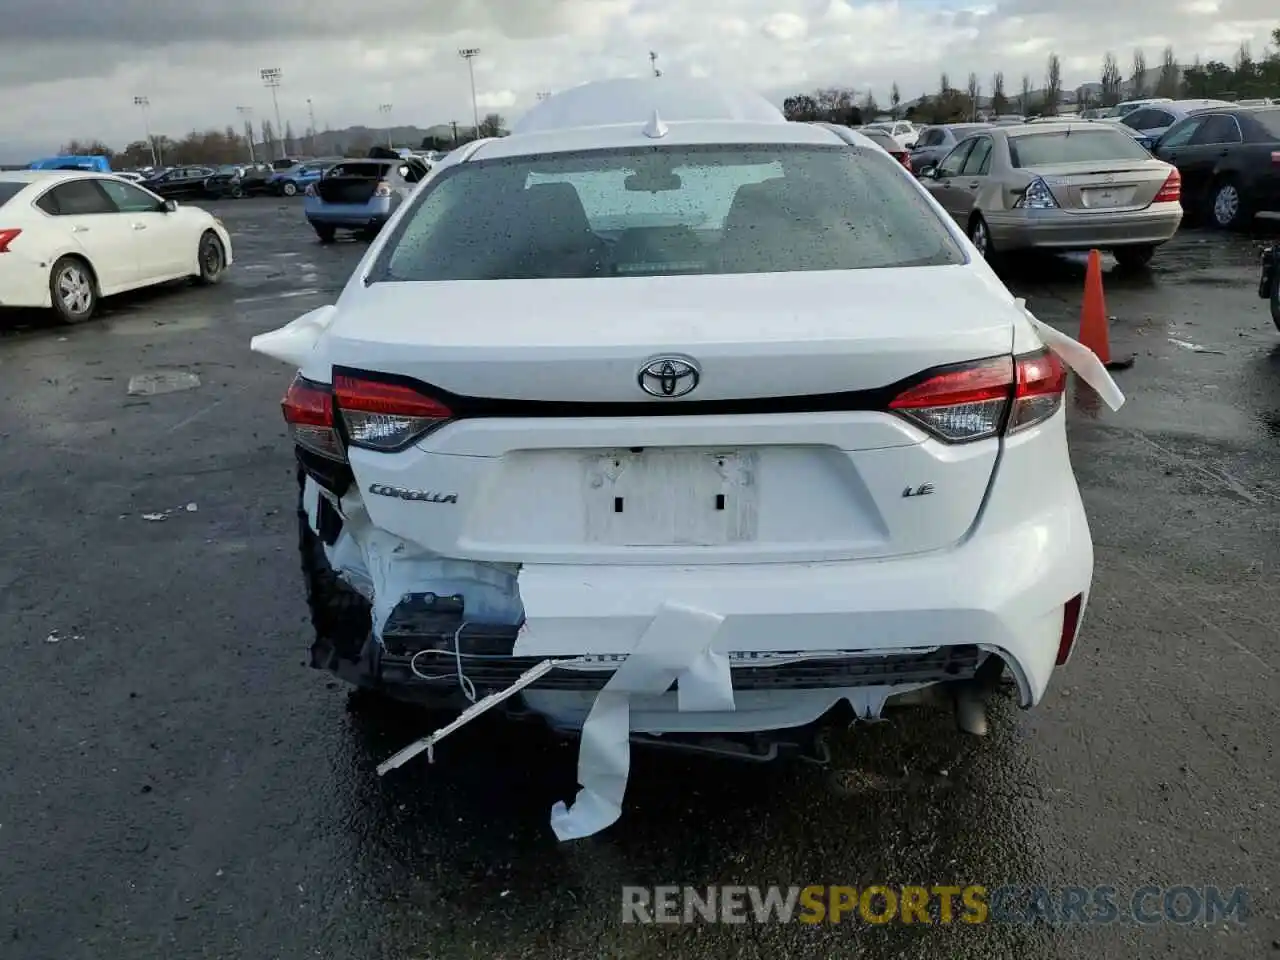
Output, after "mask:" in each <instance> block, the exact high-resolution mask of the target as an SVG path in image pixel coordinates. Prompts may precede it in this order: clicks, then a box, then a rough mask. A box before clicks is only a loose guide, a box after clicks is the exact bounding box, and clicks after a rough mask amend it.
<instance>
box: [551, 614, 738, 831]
mask: <svg viewBox="0 0 1280 960" xmlns="http://www.w3.org/2000/svg"><path fill="white" fill-rule="evenodd" d="M722 623H724V617H722V616H720V615H719V614H717V613H710V612H708V611H705V610H695V609H693V608H692V607H685V606H679V605H676V604H670V603H668V604H664V605H663V606H662V608H661V609H660V610H659V611H658V614H657V616H655V617H654V618H653V620H652V621H651V622H650V624H649V628H648V629H647V630H646V631H645V632H644V634H643V635H642V636H641V637H640V640H639V642H637V643H636V646H635V647H634V648H633V649H632V650H631V652H630V653H629V654H628V656H627V659H626V660H625V661H623V663H622V665H621V666H620V667H618V669H617V670H616V671H615V672H614V674H613V676H612V677H610V678H609V682H608V683H606V684H605V686H604V689H603V690H601V691H600V694H599V695H598V696H597V697H596V700H595V703H594V704H593V705H592V707H591V712H590V713H589V714H587V719H586V722H585V723H584V724H583V726H582V743H581V747H580V749H579V752H578V783H579V785H580V786H581V788H582V789H580V790H579V791H578V796H577V798H576V799H575V800H574V801H573V806H571V807H566V806H565V805H564V804H563V803H557V804H556V805H555V806H554V807H552V808H551V829H552V830H554V831H555V834H556V837H557V838H559V839H560V840H577V839H579V838H581V837H588V836H591V835H592V834H593V833H598V832H599V831H601V830H603V829H605V828H606V827H608V826H611V825H612V824H613V823H615V822H616V821H617V819H618V818H619V817H620V816H622V799H623V796H624V795H625V794H626V790H627V777H628V775H629V774H630V771H631V697H632V696H655V697H656V696H661V695H662V694H664V693H666V691H667V690H669V689H670V687H671V684H672V683H673V682H674V683H677V684H678V688H677V695H678V696H679V698H680V699H679V704H680V709H682V710H687V709H695V710H697V709H701V710H708V709H710V710H725V709H728V710H732V709H733V684H732V682H731V680H730V677H729V660H728V657H726V656H724V655H723V654H714V655H713V654H711V652H710V651H711V644H712V643H713V642H714V640H715V638H716V634H717V633H718V632H719V630H720V626H721V624H722ZM695 662H697V666H696V667H695Z"/></svg>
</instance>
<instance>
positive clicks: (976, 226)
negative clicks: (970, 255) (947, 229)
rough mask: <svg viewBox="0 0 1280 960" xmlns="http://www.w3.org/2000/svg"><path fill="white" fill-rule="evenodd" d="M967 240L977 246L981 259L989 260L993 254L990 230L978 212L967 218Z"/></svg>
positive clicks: (993, 248)
mask: <svg viewBox="0 0 1280 960" xmlns="http://www.w3.org/2000/svg"><path fill="white" fill-rule="evenodd" d="M969 242H970V243H972V244H973V245H974V246H975V247H977V248H978V252H979V253H980V254H982V259H983V260H986V261H987V262H988V263H990V262H991V260H992V258H993V257H994V256H995V247H994V245H993V244H992V243H991V230H990V229H989V228H988V227H987V221H986V220H984V219H982V214H980V213H975V214H974V215H973V216H972V217H971V218H970V219H969Z"/></svg>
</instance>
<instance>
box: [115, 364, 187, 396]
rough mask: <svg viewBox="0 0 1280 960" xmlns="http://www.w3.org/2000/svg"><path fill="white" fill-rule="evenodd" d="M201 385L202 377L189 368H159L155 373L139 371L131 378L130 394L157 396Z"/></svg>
mask: <svg viewBox="0 0 1280 960" xmlns="http://www.w3.org/2000/svg"><path fill="white" fill-rule="evenodd" d="M198 386H200V377H199V376H198V375H196V374H194V373H191V372H189V371H187V370H159V371H156V372H155V373H139V374H136V375H135V376H132V377H130V378H129V390H128V393H129V396H131V397H155V396H159V395H161V394H165V393H178V392H179V391H182V390H194V389H195V388H196V387H198Z"/></svg>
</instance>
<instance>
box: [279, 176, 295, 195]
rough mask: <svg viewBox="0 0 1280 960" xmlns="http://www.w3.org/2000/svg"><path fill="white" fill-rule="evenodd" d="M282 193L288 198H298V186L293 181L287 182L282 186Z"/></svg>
mask: <svg viewBox="0 0 1280 960" xmlns="http://www.w3.org/2000/svg"><path fill="white" fill-rule="evenodd" d="M280 192H281V193H283V194H284V195H285V196H286V197H296V196H297V195H298V185H297V184H296V183H294V182H293V181H292V180H286V181H285V182H284V183H282V184H281V185H280Z"/></svg>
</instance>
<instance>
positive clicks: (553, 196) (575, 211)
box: [522, 183, 591, 236]
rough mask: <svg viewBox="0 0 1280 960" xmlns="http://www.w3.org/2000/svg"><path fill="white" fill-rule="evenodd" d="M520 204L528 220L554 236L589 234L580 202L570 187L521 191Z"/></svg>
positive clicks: (540, 186)
mask: <svg viewBox="0 0 1280 960" xmlns="http://www.w3.org/2000/svg"><path fill="white" fill-rule="evenodd" d="M522 200H523V202H524V204H525V208H526V212H527V214H528V215H529V218H530V220H531V221H532V222H541V224H546V225H547V226H549V227H550V229H551V232H553V233H555V234H558V235H561V236H568V235H571V234H584V235H585V234H587V233H590V232H591V223H590V221H589V220H587V212H586V210H584V209H583V207H582V199H581V198H580V197H579V196H578V191H577V190H575V189H574V188H573V184H571V183H536V184H534V185H533V186H531V187H528V188H526V189H525V190H524V196H523V197H522Z"/></svg>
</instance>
